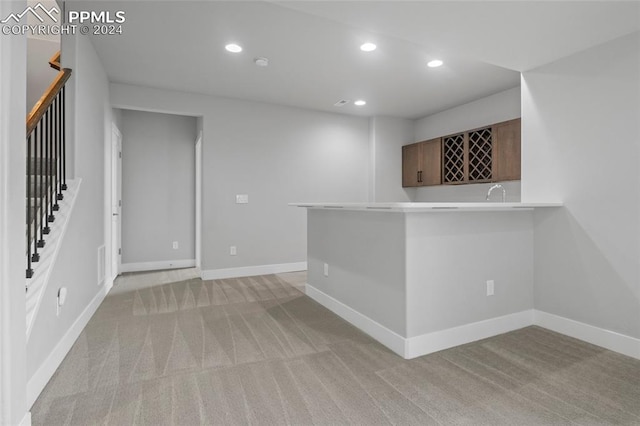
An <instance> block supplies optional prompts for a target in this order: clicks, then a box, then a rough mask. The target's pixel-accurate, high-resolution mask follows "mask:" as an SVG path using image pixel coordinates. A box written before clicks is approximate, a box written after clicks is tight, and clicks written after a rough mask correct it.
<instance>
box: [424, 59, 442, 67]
mask: <svg viewBox="0 0 640 426" xmlns="http://www.w3.org/2000/svg"><path fill="white" fill-rule="evenodd" d="M442 64H443V62H442V61H441V60H440V59H434V60H433V61H429V62H427V66H428V67H429V68H436V67H439V66H440V65H442Z"/></svg>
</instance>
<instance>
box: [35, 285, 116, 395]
mask: <svg viewBox="0 0 640 426" xmlns="http://www.w3.org/2000/svg"><path fill="white" fill-rule="evenodd" d="M105 295H106V292H105V290H104V289H101V290H100V291H99V292H98V294H96V295H95V297H94V298H93V300H91V302H90V303H89V305H88V306H87V307H86V308H85V309H84V311H82V313H81V314H80V316H79V317H78V318H77V319H76V320H75V322H74V323H73V324H72V325H71V327H70V328H69V330H67V332H66V333H65V335H64V336H62V339H60V341H59V342H58V344H57V345H56V347H55V348H53V350H52V351H51V353H50V354H49V356H48V357H47V359H45V360H44V362H43V363H42V364H41V365H40V367H38V369H37V370H36V372H35V373H34V374H33V376H32V377H31V378H30V379H29V382H28V383H27V406H28V407H29V408H31V406H32V405H33V403H34V402H35V401H36V399H38V396H39V395H40V393H41V392H42V390H43V389H44V387H45V386H46V385H47V383H48V382H49V380H50V379H51V377H53V373H55V372H56V370H57V368H58V367H59V366H60V364H61V363H62V360H63V359H64V357H65V356H67V353H68V352H69V350H71V347H72V346H73V344H74V343H75V341H76V340H77V339H78V336H80V333H82V330H84V328H85V327H86V325H87V323H88V322H89V320H90V319H91V317H92V316H93V314H94V313H95V312H96V310H97V309H98V307H99V306H100V304H101V303H102V301H103V300H104V298H105Z"/></svg>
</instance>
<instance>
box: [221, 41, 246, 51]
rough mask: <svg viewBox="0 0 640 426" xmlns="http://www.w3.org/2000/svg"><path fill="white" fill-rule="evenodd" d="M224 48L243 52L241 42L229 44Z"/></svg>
mask: <svg viewBox="0 0 640 426" xmlns="http://www.w3.org/2000/svg"><path fill="white" fill-rule="evenodd" d="M224 48H225V49H227V52H231V53H240V52H242V46H240V45H239V44H235V43H230V44H227V45H226V46H225V47H224Z"/></svg>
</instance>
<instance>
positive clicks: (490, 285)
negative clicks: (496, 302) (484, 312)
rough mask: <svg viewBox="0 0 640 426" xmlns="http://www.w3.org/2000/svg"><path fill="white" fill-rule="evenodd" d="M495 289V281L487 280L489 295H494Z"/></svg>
mask: <svg viewBox="0 0 640 426" xmlns="http://www.w3.org/2000/svg"><path fill="white" fill-rule="evenodd" d="M494 290H495V283H494V282H493V280H488V281H487V296H493V294H494Z"/></svg>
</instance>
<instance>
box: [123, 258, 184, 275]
mask: <svg viewBox="0 0 640 426" xmlns="http://www.w3.org/2000/svg"><path fill="white" fill-rule="evenodd" d="M194 266H196V260H195V259H180V260H161V261H158V262H138V263H123V264H122V265H120V272H121V273H123V272H143V271H161V270H163V269H180V268H193V267H194Z"/></svg>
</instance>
